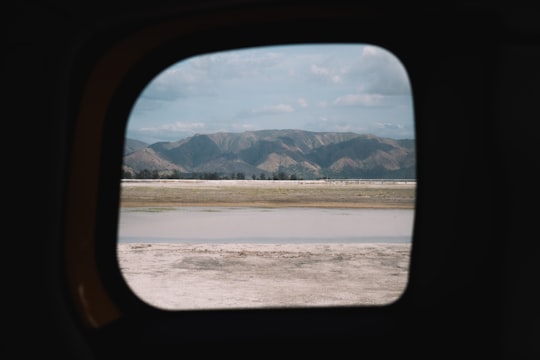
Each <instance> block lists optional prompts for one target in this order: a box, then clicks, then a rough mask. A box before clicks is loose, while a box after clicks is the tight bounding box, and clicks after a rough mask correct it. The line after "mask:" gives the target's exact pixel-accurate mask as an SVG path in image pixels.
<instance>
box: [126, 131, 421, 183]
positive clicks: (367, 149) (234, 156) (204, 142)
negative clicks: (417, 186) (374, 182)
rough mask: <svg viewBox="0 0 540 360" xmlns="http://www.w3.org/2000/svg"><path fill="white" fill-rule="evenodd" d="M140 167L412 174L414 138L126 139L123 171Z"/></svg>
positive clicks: (253, 134)
mask: <svg viewBox="0 0 540 360" xmlns="http://www.w3.org/2000/svg"><path fill="white" fill-rule="evenodd" d="M143 170H148V171H151V172H152V171H153V172H156V171H157V172H158V173H159V174H160V176H164V175H165V176H166V175H167V174H170V173H177V174H178V173H180V174H182V175H185V176H186V177H189V176H193V175H194V174H201V173H214V174H218V175H220V176H228V175H230V174H238V173H242V174H245V176H246V177H248V178H251V177H253V178H255V177H257V178H259V177H266V178H269V177H270V178H271V177H272V174H274V175H275V174H276V173H284V174H287V176H290V175H294V176H295V177H296V178H299V179H316V178H342V179H344V178H356V179H358V178H364V179H365V178H369V179H377V178H381V179H384V178H386V179H388V178H393V179H405V178H406V179H414V178H415V177H416V153H415V141H414V139H399V140H398V139H390V138H383V137H378V136H375V135H371V134H357V133H353V132H312V131H304V130H260V131H246V132H242V133H225V132H219V133H214V134H197V135H193V136H191V137H187V138H184V139H181V140H178V141H173V142H157V143H154V144H146V143H144V142H141V141H138V140H134V139H126V142H125V146H124V161H123V171H124V174H130V175H131V176H133V177H135V175H136V174H137V173H139V172H141V171H143Z"/></svg>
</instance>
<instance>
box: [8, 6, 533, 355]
mask: <svg viewBox="0 0 540 360" xmlns="http://www.w3.org/2000/svg"><path fill="white" fill-rule="evenodd" d="M506 3H507V4H504V5H503V4H502V3H491V2H471V3H466V2H464V3H461V2H458V3H454V4H452V5H448V6H442V5H437V4H435V5H425V6H420V5H418V6H413V5H411V4H408V3H407V2H401V3H396V4H394V3H388V4H386V3H385V4H383V3H376V2H375V3H369V4H368V3H365V4H364V3H362V2H344V1H339V0H338V1H310V2H308V1H301V0H293V1H281V0H273V1H272V0H267V1H265V0H261V1H236V0H226V1H206V0H205V1H178V2H175V1H160V0H154V1H148V2H125V1H112V2H91V1H81V2H60V1H45V2H34V1H22V2H16V3H14V4H10V5H9V6H7V8H6V9H5V10H6V11H5V12H4V14H3V15H4V22H5V24H6V26H7V31H6V32H5V34H6V35H7V41H6V42H5V43H4V44H5V46H4V56H3V63H2V67H3V69H2V70H3V71H2V73H3V76H2V78H3V80H4V81H3V83H4V87H5V89H6V90H8V91H7V92H5V93H6V94H7V95H8V100H7V101H6V106H7V107H8V111H9V114H11V115H10V116H9V117H8V118H9V119H10V122H14V123H16V124H17V125H18V126H16V128H17V130H16V131H15V132H13V131H11V130H10V131H9V133H7V132H6V133H5V135H7V136H6V140H7V138H11V139H12V140H16V141H17V142H19V141H20V142H21V143H25V144H26V145H24V146H22V145H19V146H18V147H17V148H10V150H9V157H12V155H13V154H12V152H14V153H15V154H16V155H15V156H16V158H17V160H16V161H15V162H16V165H17V167H15V168H16V169H18V170H16V171H17V173H18V174H19V175H22V174H24V175H25V176H23V178H25V181H22V182H18V181H17V186H21V187H23V189H21V190H19V191H20V192H21V193H24V194H25V197H26V196H28V201H24V202H22V201H21V200H19V201H18V204H17V205H19V206H18V207H14V208H13V209H12V211H14V212H15V211H16V213H17V215H15V217H16V218H19V217H20V221H18V223H22V224H24V223H25V221H26V222H28V221H29V219H31V218H30V217H29V216H30V215H29V212H30V213H34V215H31V216H32V217H37V218H39V220H41V221H43V222H45V224H44V225H43V227H41V226H37V225H35V226H34V225H32V224H28V223H26V224H27V225H23V226H22V228H21V227H18V230H17V231H18V232H17V233H16V234H17V235H15V237H16V238H15V239H12V240H8V239H6V240H5V241H6V242H10V243H11V242H16V243H17V244H16V245H17V246H16V249H15V250H14V251H13V252H12V253H11V254H9V255H8V254H6V255H7V257H12V256H13V260H16V261H9V262H6V263H9V266H8V267H7V270H4V276H5V277H7V278H8V280H9V283H10V284H11V283H13V284H14V290H12V291H9V292H8V294H9V297H10V298H11V299H10V300H11V302H12V304H11V305H10V306H9V307H6V308H5V312H6V313H8V316H9V317H10V319H13V321H12V322H11V321H10V322H9V323H8V324H7V325H8V327H6V328H5V331H6V332H7V333H8V340H7V343H8V348H9V347H13V351H15V352H16V353H17V354H18V355H17V356H16V357H17V358H19V357H23V355H26V353H28V355H30V354H33V355H36V354H37V355H39V356H40V357H42V356H52V357H54V358H58V359H60V358H67V359H68V358H69V359H70V358H72V359H101V358H116V359H118V358H130V357H144V358H152V359H166V358H182V357H186V358H194V357H195V358H200V357H204V356H206V355H211V354H214V355H216V354H217V355H218V356H249V357H251V358H258V357H260V356H275V357H277V356H279V357H283V356H285V357H287V356H289V355H292V356H305V357H308V356H324V355H325V354H327V355H328V356H331V357H332V358H346V357H347V358H349V357H354V358H394V359H395V358H397V357H401V358H409V357H418V356H422V357H429V358H438V359H440V358H448V359H456V358H464V357H465V358H486V359H492V358H504V359H538V358H540V345H539V339H540V326H539V324H540V312H539V310H538V305H539V304H540V297H539V295H538V294H539V293H540V291H539V290H540V289H539V286H538V284H539V283H540V282H539V281H538V275H540V273H539V271H538V266H537V264H538V255H540V253H539V251H538V245H537V243H538V240H537V235H536V232H537V223H536V221H537V218H538V216H537V214H538V211H537V205H538V189H537V186H538V185H537V182H536V176H535V174H536V171H537V170H538V166H539V161H538V157H537V155H538V146H537V141H538V140H537V139H538V133H537V132H536V129H537V126H536V125H537V122H538V120H539V119H540V110H539V108H538V103H539V102H538V99H539V98H540V86H539V84H540V66H539V65H540V22H539V21H538V19H539V18H540V13H539V12H538V10H535V9H534V8H528V7H518V6H514V5H512V4H513V3H511V2H506ZM3 7H4V6H3ZM302 43H367V44H375V45H379V46H382V47H384V48H386V49H388V50H390V51H392V52H393V53H394V54H395V55H396V56H397V57H398V58H399V59H400V60H401V61H402V63H403V64H404V66H405V68H406V69H407V71H408V74H409V76H410V82H411V87H412V93H413V96H414V97H413V101H414V113H415V127H416V147H417V151H416V152H417V194H416V213H415V223H414V233H413V242H412V252H411V263H410V271H409V282H408V286H407V288H406V291H405V292H404V294H403V295H402V296H401V297H400V298H399V299H398V300H397V301H396V302H394V303H392V304H389V305H385V306H358V307H353V306H351V307H339V308H334V307H317V308H305V309H304V308H293V309H252V310H197V311H163V310H159V309H156V308H153V307H151V306H149V305H147V304H145V303H143V302H141V301H139V299H137V298H136V297H135V296H134V295H133V294H132V293H131V292H129V291H128V290H127V289H126V287H125V285H124V283H123V282H122V281H121V274H120V271H119V269H118V264H117V261H116V258H115V246H116V230H117V222H118V213H117V210H118V204H119V187H118V184H119V180H120V176H121V173H120V165H121V161H122V151H123V146H124V143H123V142H124V131H125V127H126V121H127V118H128V115H129V111H130V109H131V107H132V106H133V102H134V101H135V99H136V98H137V96H138V94H139V93H140V91H141V89H142V88H143V87H144V86H145V85H146V84H147V83H148V82H149V81H150V80H151V79H152V78H153V77H154V76H155V75H156V74H157V73H159V72H160V71H161V70H163V69H164V68H166V67H167V66H169V65H171V64H173V63H175V62H177V61H179V60H182V59H185V58H187V57H190V56H193V55H197V54H202V53H208V52H213V51H220V50H228V49H238V48H245V47H252V46H262V45H283V44H302ZM7 120H8V119H7V118H6V121H7ZM29 133H31V134H32V137H31V140H29V139H28V137H27V135H28V134H29ZM10 147H11V146H10ZM23 149H25V150H24V151H23ZM5 150H7V149H5ZM6 155H7V154H6ZM12 159H13V158H12ZM11 161H13V160H11ZM36 163H37V164H39V167H37V168H35V167H34V165H35V164H36ZM15 168H11V167H10V168H9V171H15ZM6 170H8V169H7V168H6ZM19 184H20V185H19ZM6 190H8V189H6ZM8 191H9V190H8ZM21 202H22V204H21ZM33 204H37V205H38V206H37V208H34V209H33V210H32V207H33ZM21 205H22V207H21ZM15 209H17V210H15ZM8 211H9V210H8ZM43 229H46V231H45V232H44V231H43ZM10 237H11V236H10ZM15 240H17V241H15ZM27 252H30V253H31V259H30V260H28V259H26V258H25V257H26V255H25V254H27ZM20 267H22V268H23V269H20ZM14 273H17V275H16V276H15V275H14ZM14 279H15V280H14ZM11 338H12V339H13V340H11Z"/></svg>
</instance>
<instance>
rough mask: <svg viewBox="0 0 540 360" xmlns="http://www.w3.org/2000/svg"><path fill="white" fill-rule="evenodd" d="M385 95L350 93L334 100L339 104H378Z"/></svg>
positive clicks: (335, 103)
mask: <svg viewBox="0 0 540 360" xmlns="http://www.w3.org/2000/svg"><path fill="white" fill-rule="evenodd" d="M383 98H384V97H383V96H382V95H380V94H348V95H345V96H340V97H338V98H337V99H336V100H334V105H337V106H378V105H380V104H381V102H382V99H383Z"/></svg>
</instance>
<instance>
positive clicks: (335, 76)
mask: <svg viewBox="0 0 540 360" xmlns="http://www.w3.org/2000/svg"><path fill="white" fill-rule="evenodd" d="M310 72H311V73H312V74H313V75H315V77H317V78H320V79H323V80H325V81H329V82H331V83H333V84H339V83H341V82H342V78H341V76H340V73H341V71H339V70H332V69H330V68H329V67H325V66H320V65H315V64H312V65H311V67H310Z"/></svg>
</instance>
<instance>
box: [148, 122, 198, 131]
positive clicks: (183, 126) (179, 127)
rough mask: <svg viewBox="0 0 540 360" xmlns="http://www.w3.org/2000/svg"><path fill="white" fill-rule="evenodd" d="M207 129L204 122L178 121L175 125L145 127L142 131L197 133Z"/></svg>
mask: <svg viewBox="0 0 540 360" xmlns="http://www.w3.org/2000/svg"><path fill="white" fill-rule="evenodd" d="M205 127H206V124H205V123H202V122H182V121H177V122H175V123H169V124H161V125H158V126H154V127H143V128H140V129H139V130H140V131H146V132H152V131H163V130H167V131H173V132H174V131H196V130H201V129H204V128H205Z"/></svg>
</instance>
